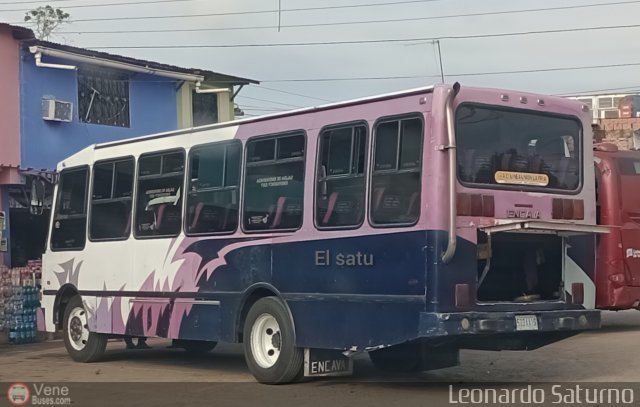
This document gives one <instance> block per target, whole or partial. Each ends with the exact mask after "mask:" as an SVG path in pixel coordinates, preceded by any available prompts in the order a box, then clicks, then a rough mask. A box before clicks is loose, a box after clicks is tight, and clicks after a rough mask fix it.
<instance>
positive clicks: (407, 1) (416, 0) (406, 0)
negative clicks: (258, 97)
mask: <svg viewBox="0 0 640 407" xmlns="http://www.w3.org/2000/svg"><path fill="white" fill-rule="evenodd" d="M60 1H62V0H60ZM67 1H69V0H67ZM436 1H446V0H404V1H396V2H385V3H363V4H350V5H343V6H320V7H307V8H289V9H282V10H278V9H273V10H259V11H236V12H225V13H203V14H181V15H168V16H140V17H102V18H84V19H72V20H66V21H67V22H70V23H73V22H89V21H116V20H152V19H167V18H196V17H215V16H230V15H247V14H273V13H278V12H283V13H285V12H304V11H319V10H339V9H346V8H363V7H380V6H391V5H393V6H397V5H400V4H414V3H432V2H436ZM0 4H3V3H0Z"/></svg>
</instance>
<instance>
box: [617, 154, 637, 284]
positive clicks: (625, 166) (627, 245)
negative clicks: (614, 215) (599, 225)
mask: <svg viewBox="0 0 640 407" xmlns="http://www.w3.org/2000/svg"><path fill="white" fill-rule="evenodd" d="M617 161H618V170H619V171H620V178H619V179H620V183H619V185H620V191H619V192H620V201H621V205H620V209H621V211H622V213H621V215H622V216H621V220H622V225H621V226H622V228H621V229H620V233H621V237H622V254H623V257H624V262H625V268H626V270H627V273H628V276H629V277H630V278H631V280H630V281H631V285H633V286H640V194H638V189H640V155H639V156H638V158H627V157H625V158H619V159H618V160H617Z"/></svg>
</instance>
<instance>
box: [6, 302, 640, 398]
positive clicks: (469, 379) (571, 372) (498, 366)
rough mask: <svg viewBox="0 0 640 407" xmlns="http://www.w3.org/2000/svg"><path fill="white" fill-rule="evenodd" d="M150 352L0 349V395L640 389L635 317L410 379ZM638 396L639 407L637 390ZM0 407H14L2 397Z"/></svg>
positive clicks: (221, 349)
mask: <svg viewBox="0 0 640 407" xmlns="http://www.w3.org/2000/svg"><path fill="white" fill-rule="evenodd" d="M149 344H150V345H151V346H152V349H150V350H125V349H124V344H123V343H122V342H119V341H114V342H110V343H109V346H108V351H107V356H106V358H105V360H104V361H102V362H100V363H93V364H78V363H74V362H72V361H71V360H70V359H69V357H68V356H67V354H66V352H65V350H64V345H63V344H62V342H61V341H51V342H43V343H39V344H30V345H20V346H9V345H0V382H1V383H2V385H1V386H0V387H1V388H0V391H1V392H3V393H5V392H6V389H7V387H8V385H9V384H10V383H14V382H23V383H29V384H31V383H42V382H46V383H61V382H65V383H66V385H67V386H68V387H69V393H70V397H71V399H72V400H73V401H72V403H73V405H74V406H84V405H90V406H94V405H95V406H101V405H105V406H106V405H150V406H164V405H167V406H169V405H170V406H180V405H185V406H187V405H189V406H191V405H201V404H204V402H205V401H211V403H207V404H210V405H212V406H218V405H220V406H223V405H224V406H226V405H250V404H252V403H256V404H258V405H260V406H263V405H278V406H282V405H289V404H293V403H295V404H296V405H318V406H327V405H329V406H331V407H334V406H342V405H344V406H346V405H349V406H350V407H358V406H367V407H369V406H377V405H384V406H395V405H398V406H411V405H421V406H426V405H448V404H455V403H452V401H456V398H455V397H453V399H452V396H451V394H450V388H449V385H450V384H451V385H456V386H476V385H478V386H481V385H480V383H481V382H493V384H491V385H489V387H495V388H500V386H502V385H498V384H495V383H501V382H511V384H507V386H511V387H513V386H516V387H517V386H522V385H526V384H527V383H538V382H558V383H567V382H602V383H603V384H606V383H620V382H636V384H637V383H640V357H637V348H638V344H640V312H638V311H625V312H619V313H604V314H603V328H602V329H601V330H600V331H594V332H588V333H583V334H580V335H577V336H575V337H572V338H570V339H567V340H564V341H561V342H557V343H555V344H552V345H549V346H546V347H544V348H542V349H539V350H536V351H530V352H484V351H463V352H462V354H461V365H460V366H457V367H453V368H448V369H442V370H438V371H432V372H425V373H422V374H419V375H411V376H399V375H392V376H390V375H388V374H385V373H382V372H380V371H378V370H376V369H375V368H374V367H373V366H372V365H371V363H370V362H369V360H368V358H367V356H366V355H360V356H358V357H357V358H356V360H355V368H354V375H353V376H352V377H349V378H328V379H322V380H318V379H316V380H311V381H308V382H305V383H300V384H295V385H289V386H265V385H260V384H257V383H255V381H254V379H253V377H252V376H251V374H250V373H249V372H248V370H247V367H246V365H245V362H244V357H243V354H242V347H241V346H238V345H230V344H220V345H218V347H217V348H216V349H215V350H214V351H212V352H211V353H210V354H208V355H206V356H204V357H189V356H187V355H186V354H185V353H184V352H183V351H181V350H178V349H168V348H167V346H168V345H169V342H167V341H165V340H150V341H149ZM514 382H519V383H514ZM636 393H637V394H635V400H634V402H635V403H638V402H640V390H637V391H636ZM547 401H548V400H547ZM129 403H131V404H129ZM563 404H564V403H563ZM2 405H9V404H8V403H7V399H6V398H5V397H4V394H2V395H0V406H2ZM549 405H553V404H549ZM585 405H586V404H585ZM591 405H593V404H591ZM603 405H606V404H603ZM611 405H615V404H611ZM636 405H637V404H636Z"/></svg>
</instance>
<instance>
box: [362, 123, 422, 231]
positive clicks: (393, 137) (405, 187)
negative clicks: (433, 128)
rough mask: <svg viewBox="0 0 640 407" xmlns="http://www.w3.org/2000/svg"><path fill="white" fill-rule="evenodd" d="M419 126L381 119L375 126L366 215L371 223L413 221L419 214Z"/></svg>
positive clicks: (408, 222)
mask: <svg viewBox="0 0 640 407" xmlns="http://www.w3.org/2000/svg"><path fill="white" fill-rule="evenodd" d="M422 141H423V125H422V120H421V119H419V118H411V119H397V120H385V121H382V122H380V123H378V124H377V125H376V128H375V150H374V162H373V168H372V172H373V175H372V177H371V199H370V201H369V203H370V204H369V205H370V217H371V222H372V224H373V225H378V226H385V225H395V224H413V223H415V222H417V220H418V217H419V215H420V193H421V190H422V188H421V181H420V180H421V171H422Z"/></svg>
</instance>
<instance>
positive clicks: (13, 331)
mask: <svg viewBox="0 0 640 407" xmlns="http://www.w3.org/2000/svg"><path fill="white" fill-rule="evenodd" d="M16 334H17V331H16V322H15V319H14V318H11V320H10V321H9V343H12V344H15V343H16V341H17V338H16V337H17V335H16Z"/></svg>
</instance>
